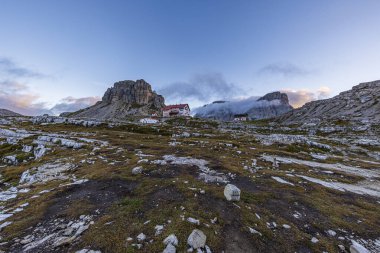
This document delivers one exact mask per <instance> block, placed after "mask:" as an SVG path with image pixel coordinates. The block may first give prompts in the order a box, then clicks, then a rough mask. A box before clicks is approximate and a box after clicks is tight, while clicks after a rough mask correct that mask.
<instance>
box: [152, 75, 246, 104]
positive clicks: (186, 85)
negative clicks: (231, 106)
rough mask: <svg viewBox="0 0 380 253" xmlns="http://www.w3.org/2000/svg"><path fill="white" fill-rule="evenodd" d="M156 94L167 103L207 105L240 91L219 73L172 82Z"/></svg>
mask: <svg viewBox="0 0 380 253" xmlns="http://www.w3.org/2000/svg"><path fill="white" fill-rule="evenodd" d="M158 92H159V93H160V94H162V95H164V96H165V99H166V101H167V102H168V103H184V102H187V103H188V102H190V101H192V102H194V101H195V102H200V103H208V102H211V101H213V100H223V99H227V98H231V97H234V96H235V95H238V94H240V93H241V90H240V88H238V87H237V86H236V85H235V84H233V83H230V82H227V81H226V80H225V78H224V77H223V75H222V74H220V73H206V74H197V75H194V76H193V77H192V78H190V80H188V81H183V82H174V83H172V84H169V85H167V86H166V87H164V88H163V89H161V90H159V91H158Z"/></svg>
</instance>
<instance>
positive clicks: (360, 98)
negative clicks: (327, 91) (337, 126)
mask: <svg viewBox="0 0 380 253" xmlns="http://www.w3.org/2000/svg"><path fill="white" fill-rule="evenodd" d="M379 112H380V80H379V81H373V82H367V83H361V84H359V85H357V86H354V87H353V88H352V89H351V90H349V91H345V92H342V93H340V94H339V95H338V96H335V97H333V98H330V99H324V100H318V101H313V102H309V103H307V104H305V105H304V106H302V107H301V108H298V109H295V110H293V111H291V112H289V113H287V114H285V115H283V116H282V117H280V118H279V122H282V123H288V124H292V123H301V122H312V123H318V122H321V121H322V122H326V121H329V120H350V121H365V122H380V113H379Z"/></svg>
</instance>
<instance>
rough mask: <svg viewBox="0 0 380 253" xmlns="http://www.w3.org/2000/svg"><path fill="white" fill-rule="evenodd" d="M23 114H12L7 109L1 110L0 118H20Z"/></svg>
mask: <svg viewBox="0 0 380 253" xmlns="http://www.w3.org/2000/svg"><path fill="white" fill-rule="evenodd" d="M20 116H22V115H21V114H18V113H16V112H12V111H10V110H7V109H0V117H20Z"/></svg>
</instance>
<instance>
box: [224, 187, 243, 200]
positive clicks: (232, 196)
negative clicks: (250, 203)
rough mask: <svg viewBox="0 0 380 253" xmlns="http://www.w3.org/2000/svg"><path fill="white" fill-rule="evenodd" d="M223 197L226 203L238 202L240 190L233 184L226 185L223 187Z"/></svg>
mask: <svg viewBox="0 0 380 253" xmlns="http://www.w3.org/2000/svg"><path fill="white" fill-rule="evenodd" d="M224 196H225V197H226V199H227V200H228V201H239V200H240V189H239V188H237V187H236V186H235V185H233V184H227V185H226V187H224Z"/></svg>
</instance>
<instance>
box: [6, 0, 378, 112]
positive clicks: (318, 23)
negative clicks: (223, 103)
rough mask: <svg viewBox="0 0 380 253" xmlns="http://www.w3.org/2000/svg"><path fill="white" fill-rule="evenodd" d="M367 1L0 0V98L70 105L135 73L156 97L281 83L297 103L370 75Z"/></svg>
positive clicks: (374, 34)
mask: <svg viewBox="0 0 380 253" xmlns="http://www.w3.org/2000/svg"><path fill="white" fill-rule="evenodd" d="M378 10H380V1H377V0H373V1H371V0H363V1H358V0H355V1H354V0H320V1H305V0H302V1H301V0H282V1H279V0H278V1H271V0H266V1H264V0H263V1H254V0H245V1H243V0H234V1H232V0H230V1H223V0H193V1H182V0H136V1H128V0H121V1H112V0H111V1H109V0H108V1H106V0H87V1H85V0H75V1H74V0H65V1H58V0H35V1H28V0H24V1H21V0H20V1H19V0H2V1H1V6H0V86H1V87H0V88H1V91H0V107H6V108H9V109H13V110H16V111H20V112H23V113H26V114H39V113H42V112H44V111H45V110H48V109H50V108H52V107H54V106H58V107H55V108H64V109H67V110H70V109H73V108H74V109H76V108H79V107H83V106H85V105H88V104H91V103H94V102H95V101H96V100H97V99H99V97H101V96H102V95H103V93H104V92H105V90H106V89H107V88H108V87H110V86H112V84H113V83H114V82H116V81H119V80H126V79H131V80H136V79H141V78H143V79H145V80H146V81H148V82H149V83H150V84H151V85H152V86H153V88H154V89H155V90H157V91H159V92H161V93H163V94H164V95H165V97H166V98H167V103H177V102H189V103H190V105H191V106H192V107H196V106H199V105H202V104H204V103H208V102H211V101H213V100H219V99H232V98H242V97H248V96H260V95H264V94H265V93H268V92H271V91H276V90H282V91H287V92H288V93H289V96H290V97H291V101H292V103H293V104H294V105H301V104H302V103H304V102H306V101H309V100H312V99H317V98H325V97H330V96H333V95H336V94H338V93H339V92H341V91H344V90H347V89H350V88H351V87H352V86H353V85H356V84H358V83H360V82H364V81H372V80H377V79H380V71H379V70H380V43H379V41H380V15H378ZM189 87H190V88H189Z"/></svg>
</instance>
